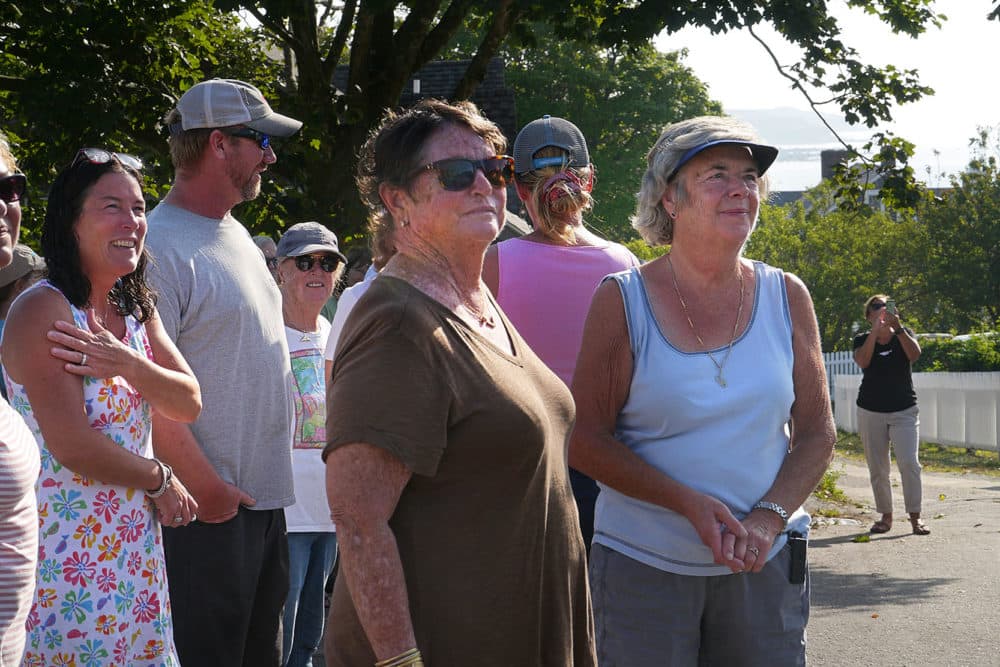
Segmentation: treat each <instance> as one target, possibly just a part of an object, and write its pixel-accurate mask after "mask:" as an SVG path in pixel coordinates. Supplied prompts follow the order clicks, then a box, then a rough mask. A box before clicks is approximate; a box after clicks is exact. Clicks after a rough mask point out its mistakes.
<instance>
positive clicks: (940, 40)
mask: <svg viewBox="0 0 1000 667" xmlns="http://www.w3.org/2000/svg"><path fill="white" fill-rule="evenodd" d="M829 7H830V10H829V11H830V12H831V13H832V14H833V15H834V16H836V17H837V18H838V20H839V21H840V23H841V30H842V34H841V39H842V40H843V41H844V43H845V44H847V45H849V46H852V47H854V48H855V49H857V50H858V52H859V53H860V55H861V56H862V61H863V62H870V63H872V64H877V65H886V64H893V65H895V66H896V67H897V68H900V69H910V68H915V69H917V70H918V71H919V75H920V81H921V83H922V84H923V85H927V86H930V87H931V88H933V89H934V90H935V94H934V95H933V96H929V97H925V98H924V99H922V100H920V101H918V102H914V103H910V104H906V105H903V106H899V107H896V108H895V109H894V112H893V118H894V123H893V124H892V125H890V126H888V127H887V128H886V129H890V130H892V131H893V132H895V133H896V134H897V135H900V136H903V137H905V138H906V139H908V140H909V141H911V142H913V143H914V144H916V147H917V148H916V154H915V156H914V158H913V159H911V165H912V166H913V168H914V170H915V171H916V173H917V175H918V177H920V178H921V179H922V180H924V181H925V182H927V183H928V184H929V185H932V186H938V185H941V186H943V185H947V179H946V178H942V177H940V176H939V174H941V173H946V174H951V173H955V172H958V171H961V170H962V169H963V168H964V167H965V166H966V164H967V163H968V160H969V156H970V152H969V147H968V146H969V140H970V139H971V138H972V137H974V136H976V135H977V134H978V132H977V128H978V127H991V128H996V127H997V126H998V125H1000V85H998V82H997V77H996V75H995V73H994V67H995V66H996V63H997V62H998V61H1000V22H997V21H988V20H987V19H986V16H987V14H988V13H989V12H990V11H991V9H992V0H938V1H937V2H935V3H934V5H933V7H934V11H935V12H936V13H939V14H945V15H947V16H948V20H947V21H945V22H944V24H943V26H942V27H941V28H940V29H938V28H934V27H931V28H929V29H928V30H927V32H925V33H924V34H923V35H921V36H920V37H918V38H917V39H912V38H910V37H906V36H899V35H894V34H892V32H891V31H890V30H889V28H888V26H886V25H885V24H883V23H881V22H880V21H879V20H878V19H877V18H874V17H870V16H868V15H866V14H864V13H863V12H860V11H857V10H851V9H848V8H846V7H845V6H844V4H843V2H841V1H840V0H833V1H832V2H830V3H829ZM756 32H757V34H758V36H760V37H762V38H763V39H764V40H765V41H766V42H767V43H768V44H769V45H770V46H771V48H772V50H774V51H775V53H776V54H777V56H778V59H779V60H780V61H781V63H782V64H783V65H788V64H791V63H793V62H795V61H797V60H798V51H797V49H796V48H795V47H793V46H791V45H790V44H788V43H787V42H785V41H784V40H783V39H782V38H780V37H779V36H778V35H777V33H776V32H775V31H773V30H771V29H770V26H762V27H760V28H759V29H757V30H756ZM656 43H657V47H658V48H660V49H661V50H676V49H680V48H687V49H688V50H689V54H688V56H687V58H686V59H685V60H684V63H685V64H686V65H687V66H688V67H690V68H691V69H692V70H694V73H695V74H696V75H697V76H698V78H700V79H701V80H702V81H704V82H705V83H706V84H707V85H708V87H709V94H710V95H711V96H712V98H713V99H716V100H718V101H720V102H721V103H722V105H723V108H724V109H725V111H726V113H729V114H732V115H735V116H737V117H740V116H741V111H743V110H762V109H778V108H786V107H790V108H793V109H798V110H801V111H802V112H803V113H802V119H803V122H804V123H809V124H810V125H811V126H812V128H814V129H815V133H816V134H815V137H816V138H815V139H814V140H811V141H810V142H809V143H810V144H812V143H814V142H815V143H816V144H829V145H823V146H822V147H824V148H835V147H836V146H835V141H836V140H835V138H834V137H833V136H832V135H831V134H830V133H829V132H828V131H826V130H825V128H823V126H822V124H821V123H820V121H819V120H818V119H816V118H815V117H811V118H810V117H809V115H808V114H812V111H811V110H809V106H808V104H807V102H806V101H805V98H804V97H802V95H801V94H800V93H797V92H795V91H793V90H791V88H790V87H789V83H790V82H789V81H788V80H787V79H785V78H784V77H782V76H781V75H780V74H779V73H778V72H777V70H776V68H775V65H774V63H773V61H772V60H771V58H770V56H769V55H768V54H767V52H766V51H765V50H764V49H763V47H762V46H761V45H760V44H758V43H757V42H756V41H755V40H754V39H753V38H752V37H751V36H750V35H749V33H747V32H746V31H739V32H730V33H727V34H725V35H712V34H711V33H710V32H709V31H708V30H707V29H700V28H699V29H694V28H686V29H684V30H682V31H681V32H678V33H675V34H673V35H660V36H659V37H658V38H657V40H656ZM824 113H828V114H833V115H836V116H838V117H839V109H837V108H836V107H835V106H832V105H827V107H825V110H824ZM756 115H757V116H758V117H759V113H758V114H756ZM748 120H749V119H748ZM848 134H849V135H850V140H851V141H857V143H858V144H859V145H860V144H862V143H864V141H865V140H866V139H867V137H868V136H869V134H868V131H867V129H866V128H865V127H864V126H863V125H862V126H861V127H860V129H856V128H851V130H850V132H849V133H848ZM765 139H767V140H769V141H772V142H774V143H777V144H778V145H779V147H781V148H786V149H787V148H790V147H791V146H792V144H793V140H792V139H790V138H788V137H781V136H765ZM859 139H860V141H858V140H859ZM796 141H801V138H799V139H797V140H796ZM785 152H786V157H785V159H782V157H779V158H778V162H777V163H776V164H775V166H774V167H772V189H775V190H798V189H804V188H807V187H810V186H812V185H815V184H816V183H817V182H818V181H819V162H818V154H817V155H816V156H815V159H814V160H812V161H806V160H802V159H800V158H801V152H800V153H799V155H798V157H796V159H790V158H791V157H795V156H792V155H791V153H790V152H789V151H787V150H786V151H785ZM928 169H929V170H930V172H929V173H928Z"/></svg>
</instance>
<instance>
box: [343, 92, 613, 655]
mask: <svg viewBox="0 0 1000 667" xmlns="http://www.w3.org/2000/svg"><path fill="white" fill-rule="evenodd" d="M504 148H505V141H504V138H503V135H502V134H501V132H500V131H499V129H498V128H497V127H496V126H495V125H494V124H493V123H491V122H489V121H488V120H486V119H485V118H483V117H482V116H481V115H479V113H478V110H477V109H476V108H475V106H474V105H471V104H469V103H461V104H458V105H454V106H453V105H449V104H445V103H443V102H438V101H424V102H421V103H420V104H418V105H417V106H416V107H414V108H413V109H411V110H409V111H407V112H406V113H404V114H402V115H395V114H389V115H388V116H387V118H386V119H385V121H384V122H383V124H382V126H381V127H380V128H379V129H378V130H377V131H376V132H375V133H374V134H373V136H372V137H371V139H370V140H369V142H368V143H367V144H366V146H365V148H364V149H363V151H362V158H361V161H360V166H359V176H358V183H359V187H360V190H361V193H362V197H363V198H364V200H365V201H366V203H367V204H368V206H369V209H370V212H371V222H370V227H371V231H372V234H373V244H374V245H375V246H376V248H378V247H380V245H381V246H389V245H391V246H393V247H394V248H395V250H396V254H395V255H394V256H393V258H392V259H391V260H390V261H389V262H388V264H387V265H386V267H385V269H383V271H382V273H381V274H380V276H379V277H378V278H376V279H375V281H374V283H373V284H372V286H371V288H370V289H369V291H368V292H367V293H366V294H365V295H364V296H363V297H362V299H361V300H360V301H359V302H358V304H357V306H356V310H355V311H354V312H353V313H352V314H351V316H350V318H349V319H348V322H347V324H346V326H345V329H344V332H343V335H342V338H341V340H340V343H339V345H338V351H337V357H336V358H335V360H334V365H333V374H332V381H331V384H330V388H329V391H328V397H327V406H328V413H327V442H328V444H327V448H326V452H325V454H326V456H327V459H326V462H327V495H328V498H329V501H330V507H331V512H332V514H333V519H334V522H335V523H336V524H337V531H338V534H339V539H340V543H341V558H342V562H341V567H342V572H343V576H341V577H338V579H337V585H336V587H335V590H334V596H333V603H332V607H331V612H330V619H329V625H328V627H329V632H328V634H327V642H326V657H327V660H328V664H331V665H350V666H351V667H354V666H356V665H363V664H371V663H373V662H375V661H379V662H378V663H376V664H391V665H418V664H424V661H426V664H429V665H434V666H435V667H441V666H446V665H456V666H458V665H471V664H475V665H498V666H499V665H505V666H506V665H519V666H530V665H539V666H541V665H595V664H596V658H595V655H594V648H593V639H594V638H593V619H592V616H591V612H590V600H589V593H588V587H587V579H586V572H585V567H586V566H585V561H586V557H585V552H584V548H583V542H582V539H581V538H580V533H579V523H578V520H577V514H576V510H575V507H574V505H573V496H572V492H571V490H570V487H569V482H568V479H567V468H566V443H567V438H568V435H569V431H570V428H571V427H572V424H573V419H574V414H575V413H574V407H573V401H572V398H571V397H570V394H569V392H568V390H567V389H566V387H565V385H563V384H562V382H560V381H559V379H558V378H557V377H556V376H555V375H553V374H552V373H551V371H549V370H548V369H547V368H546V366H545V365H544V364H543V363H542V362H541V361H540V360H539V359H538V358H537V357H536V356H535V355H534V353H532V352H531V350H530V348H529V347H528V346H527V345H526V344H525V343H524V341H523V340H522V339H521V337H520V336H519V335H518V333H517V331H516V330H515V329H514V328H513V327H512V326H511V324H510V322H509V321H508V320H507V318H506V317H505V316H504V314H503V313H502V312H501V311H500V310H499V308H498V307H497V306H496V304H495V302H494V301H493V300H492V298H491V297H490V295H489V292H488V291H487V289H486V287H485V285H483V283H482V281H481V280H480V274H481V271H482V263H483V256H484V254H485V252H486V248H487V247H488V246H489V244H490V243H491V242H492V241H493V239H494V238H495V237H496V235H497V233H498V232H499V230H500V227H501V226H502V225H503V219H504V206H505V204H506V189H505V188H506V186H507V183H508V182H509V180H510V179H511V177H512V175H513V160H512V159H511V158H509V157H506V156H503V155H501V153H502V152H503V150H504Z"/></svg>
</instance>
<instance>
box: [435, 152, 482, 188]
mask: <svg viewBox="0 0 1000 667" xmlns="http://www.w3.org/2000/svg"><path fill="white" fill-rule="evenodd" d="M436 167H437V172H438V180H440V181H441V187H443V188H444V189H445V190H452V191H458V190H464V189H466V188H467V187H469V186H470V185H472V181H474V180H475V179H476V163H475V162H473V161H472V160H441V161H440V162H438V163H437V164H436Z"/></svg>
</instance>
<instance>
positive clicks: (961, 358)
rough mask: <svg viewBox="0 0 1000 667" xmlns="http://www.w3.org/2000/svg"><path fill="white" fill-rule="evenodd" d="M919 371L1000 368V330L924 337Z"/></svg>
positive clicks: (921, 341) (964, 371)
mask: <svg viewBox="0 0 1000 667" xmlns="http://www.w3.org/2000/svg"><path fill="white" fill-rule="evenodd" d="M920 349H921V350H922V351H921V354H920V359H918V360H917V363H915V364H913V370H914V372H917V373H933V372H951V373H970V372H987V371H1000V333H998V332H995V331H993V332H988V333H983V334H973V335H971V336H968V337H962V338H960V339H956V338H937V339H934V338H922V339H920Z"/></svg>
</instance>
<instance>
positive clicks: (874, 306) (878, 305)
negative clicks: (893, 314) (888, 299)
mask: <svg viewBox="0 0 1000 667" xmlns="http://www.w3.org/2000/svg"><path fill="white" fill-rule="evenodd" d="M883 308H885V304H884V303H873V304H872V305H871V306H869V307H868V310H870V311H872V312H873V313H874V312H875V311H876V310H882V309H883Z"/></svg>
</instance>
